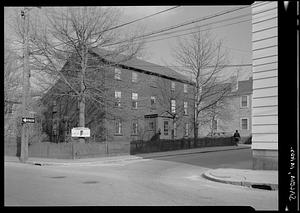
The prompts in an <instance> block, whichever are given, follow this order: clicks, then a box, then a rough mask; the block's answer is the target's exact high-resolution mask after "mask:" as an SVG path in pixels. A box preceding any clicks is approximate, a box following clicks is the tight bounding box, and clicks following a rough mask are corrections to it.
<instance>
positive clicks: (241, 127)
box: [240, 117, 250, 130]
mask: <svg viewBox="0 0 300 213" xmlns="http://www.w3.org/2000/svg"><path fill="white" fill-rule="evenodd" d="M243 119H247V129H243V125H242V120H243ZM240 129H241V130H249V129H250V128H249V118H248V117H242V118H240Z"/></svg>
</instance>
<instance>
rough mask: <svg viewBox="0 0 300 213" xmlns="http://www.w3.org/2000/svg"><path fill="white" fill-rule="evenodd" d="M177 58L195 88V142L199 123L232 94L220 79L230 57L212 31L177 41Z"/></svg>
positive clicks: (175, 51) (223, 80) (228, 86)
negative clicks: (229, 93) (208, 112)
mask: <svg viewBox="0 0 300 213" xmlns="http://www.w3.org/2000/svg"><path fill="white" fill-rule="evenodd" d="M174 57H175V58H176V61H177V62H178V63H179V64H180V65H182V66H183V67H184V68H185V69H183V71H185V72H188V73H189V75H190V76H191V78H192V81H193V82H194V84H195V86H194V90H193V100H192V101H193V103H194V108H195V110H194V113H195V116H194V118H193V126H194V140H195V141H196V140H197V138H198V128H199V124H201V120H200V119H201V118H202V117H203V116H205V115H206V114H207V111H209V110H211V108H213V107H214V108H215V107H216V104H217V103H218V102H220V101H221V100H222V99H224V97H225V96H226V95H227V94H228V92H230V88H231V87H230V84H229V85H227V84H223V82H225V79H220V77H219V76H220V74H221V73H222V71H223V70H224V68H225V65H226V64H227V62H228V60H227V55H226V52H225V51H224V50H223V43H222V41H221V40H217V39H216V38H213V37H212V35H211V34H210V32H209V31H206V32H203V31H202V32H201V31H200V29H199V31H198V32H197V33H195V34H192V35H191V36H190V37H189V38H187V39H185V40H184V41H182V40H179V41H178V45H177V47H176V48H175V49H174Z"/></svg>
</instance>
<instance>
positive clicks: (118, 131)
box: [115, 119, 122, 135]
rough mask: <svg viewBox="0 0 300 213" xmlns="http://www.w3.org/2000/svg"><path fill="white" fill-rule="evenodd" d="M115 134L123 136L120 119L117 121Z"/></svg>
mask: <svg viewBox="0 0 300 213" xmlns="http://www.w3.org/2000/svg"><path fill="white" fill-rule="evenodd" d="M115 128H116V129H115V133H116V134H119V135H120V134H122V122H121V120H120V119H117V120H116V121H115Z"/></svg>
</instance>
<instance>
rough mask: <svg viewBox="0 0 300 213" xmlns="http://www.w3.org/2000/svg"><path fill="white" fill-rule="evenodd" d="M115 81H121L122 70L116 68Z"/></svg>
mask: <svg viewBox="0 0 300 213" xmlns="http://www.w3.org/2000/svg"><path fill="white" fill-rule="evenodd" d="M115 79H118V80H121V70H120V69H118V68H115Z"/></svg>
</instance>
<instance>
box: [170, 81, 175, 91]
mask: <svg viewBox="0 0 300 213" xmlns="http://www.w3.org/2000/svg"><path fill="white" fill-rule="evenodd" d="M171 90H172V91H175V82H174V81H172V82H171Z"/></svg>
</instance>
